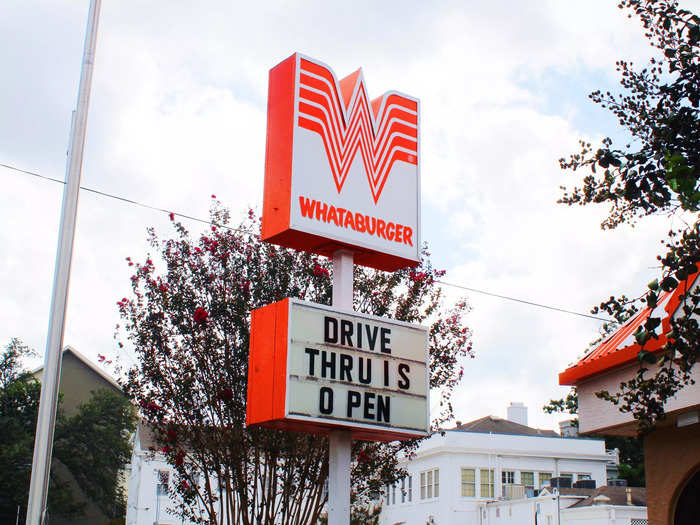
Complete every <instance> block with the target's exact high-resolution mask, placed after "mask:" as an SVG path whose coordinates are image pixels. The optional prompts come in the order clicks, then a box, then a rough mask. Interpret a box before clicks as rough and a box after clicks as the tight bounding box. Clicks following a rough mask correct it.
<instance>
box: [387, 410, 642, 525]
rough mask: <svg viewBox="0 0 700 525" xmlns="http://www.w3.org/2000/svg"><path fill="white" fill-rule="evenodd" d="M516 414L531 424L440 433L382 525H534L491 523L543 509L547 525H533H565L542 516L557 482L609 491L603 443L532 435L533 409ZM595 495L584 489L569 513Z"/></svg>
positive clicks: (394, 493)
mask: <svg viewBox="0 0 700 525" xmlns="http://www.w3.org/2000/svg"><path fill="white" fill-rule="evenodd" d="M510 408H514V410H508V413H509V415H510V416H511V417H514V418H517V419H520V421H524V423H525V424H523V423H518V422H515V421H509V420H507V419H500V418H497V417H493V416H488V417H484V418H481V419H477V420H476V421H471V422H469V423H464V424H462V423H459V422H458V425H457V426H456V427H455V428H453V429H450V430H446V431H445V432H444V435H441V434H440V433H436V434H434V435H433V436H432V437H430V438H429V439H427V440H425V441H424V442H423V443H422V444H421V446H420V448H419V449H418V451H417V453H416V455H415V457H414V458H413V459H411V460H410V461H406V462H405V463H404V464H403V465H402V466H403V467H404V468H405V469H406V470H407V471H408V476H407V477H406V478H404V479H403V480H401V481H400V482H398V483H396V484H394V485H392V486H389V487H387V488H386V491H385V492H386V494H385V496H384V502H383V506H382V514H381V518H380V523H381V524H382V525H395V524H400V523H405V524H417V525H423V524H440V525H443V524H444V525H452V524H454V525H485V524H486V523H493V524H495V525H502V524H505V523H513V524H515V523H517V524H520V523H530V522H520V521H488V520H489V519H491V518H490V517H489V516H492V517H493V520H496V518H498V519H502V518H501V516H502V514H503V513H506V514H507V515H508V516H509V517H510V515H511V514H513V512H515V513H516V514H518V513H519V512H521V511H522V512H524V513H525V514H527V515H528V516H530V515H531V516H532V517H533V519H534V515H535V514H534V513H532V512H531V511H532V509H536V508H537V503H539V504H540V507H539V508H540V511H541V517H540V521H537V522H534V521H533V522H532V523H533V524H535V523H536V524H537V525H545V524H547V525H556V524H558V523H559V522H557V521H550V522H549V523H548V522H547V520H546V515H549V516H550V519H551V518H552V516H554V515H553V514H551V512H550V513H549V514H547V513H546V512H544V510H542V509H544V508H545V507H546V508H549V507H547V505H549V503H548V502H550V501H551V500H552V494H551V493H549V492H547V491H549V490H550V483H551V480H552V479H553V478H557V480H561V484H562V485H568V486H569V487H570V486H572V485H573V484H576V483H579V484H583V485H586V486H597V487H600V486H605V485H606V482H607V472H606V471H607V465H608V462H609V460H610V456H609V455H608V454H607V453H606V451H605V442H604V441H603V440H602V439H576V438H563V437H561V436H560V435H559V434H557V433H556V432H554V431H551V430H541V429H536V428H532V427H529V426H527V424H526V423H527V408H525V407H524V406H523V405H522V404H516V403H514V404H511V407H509V409H510ZM523 409H524V410H523ZM555 481H556V480H555ZM543 489H544V491H543ZM563 490H568V489H563ZM593 492H594V490H593V489H579V490H578V493H577V494H578V495H576V496H575V497H574V496H572V497H571V498H569V499H567V500H566V506H567V507H568V506H570V505H572V504H574V503H576V502H577V501H580V500H583V499H585V498H586V497H587V496H588V495H590V494H592V493H593ZM540 494H542V496H541V497H540V499H537V498H536V497H535V496H536V495H540ZM560 497H561V498H564V496H563V495H562V496H560ZM535 500H537V501H535ZM516 502H521V503H517V505H516ZM533 505H534V506H533ZM550 506H551V505H550ZM501 509H504V510H501ZM625 525H629V521H628V522H627V523H626V524H625Z"/></svg>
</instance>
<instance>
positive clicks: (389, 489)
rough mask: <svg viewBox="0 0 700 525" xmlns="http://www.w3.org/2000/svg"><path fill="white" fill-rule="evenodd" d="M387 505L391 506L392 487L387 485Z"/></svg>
mask: <svg viewBox="0 0 700 525" xmlns="http://www.w3.org/2000/svg"><path fill="white" fill-rule="evenodd" d="M385 488H386V504H387V505H391V485H389V484H388V483H387V484H386V487H385Z"/></svg>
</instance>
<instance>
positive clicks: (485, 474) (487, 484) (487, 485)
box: [479, 469, 494, 498]
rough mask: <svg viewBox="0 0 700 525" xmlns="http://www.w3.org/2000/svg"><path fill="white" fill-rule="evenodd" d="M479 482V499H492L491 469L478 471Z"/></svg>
mask: <svg viewBox="0 0 700 525" xmlns="http://www.w3.org/2000/svg"><path fill="white" fill-rule="evenodd" d="M479 481H481V487H480V488H481V497H482V498H493V494H494V490H493V469H481V470H479Z"/></svg>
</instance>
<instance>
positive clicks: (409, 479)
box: [401, 476, 413, 503]
mask: <svg viewBox="0 0 700 525" xmlns="http://www.w3.org/2000/svg"><path fill="white" fill-rule="evenodd" d="M407 501H409V502H410V501H413V476H405V477H403V478H401V503H406V502H407Z"/></svg>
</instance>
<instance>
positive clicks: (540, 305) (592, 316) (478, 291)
mask: <svg viewBox="0 0 700 525" xmlns="http://www.w3.org/2000/svg"><path fill="white" fill-rule="evenodd" d="M435 282H437V283H440V284H444V285H445V286H453V287H454V288H460V289H462V290H468V291H470V292H476V293H480V294H482V295H490V296H491V297H498V298H499V299H506V300H507V301H514V302H516V303H522V304H529V305H530V306H538V307H540V308H546V309H547V310H554V311H556V312H562V313H565V314H571V315H579V316H581V317H588V318H589V319H595V320H596V321H603V322H604V323H617V321H615V320H614V319H605V318H603V317H596V316H595V315H590V314H582V313H581V312H574V311H573V310H566V309H564V308H558V307H556V306H549V305H546V304H541V303H535V302H533V301H526V300H525V299H518V298H517V297H510V296H508V295H500V294H497V293H493V292H487V291H485V290H479V289H477V288H470V287H468V286H463V285H461V284H455V283H448V282H445V281H435Z"/></svg>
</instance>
